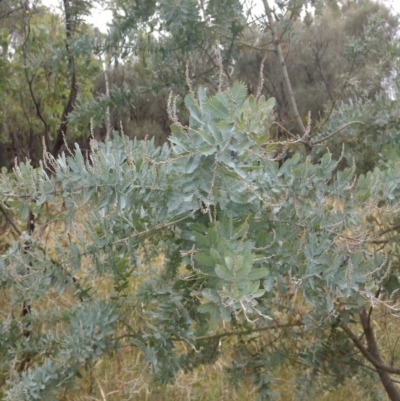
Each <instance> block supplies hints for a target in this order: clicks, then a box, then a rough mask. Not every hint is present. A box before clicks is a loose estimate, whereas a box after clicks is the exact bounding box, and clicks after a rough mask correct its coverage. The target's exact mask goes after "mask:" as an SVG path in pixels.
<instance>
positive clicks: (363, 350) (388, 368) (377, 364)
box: [340, 325, 400, 375]
mask: <svg viewBox="0 0 400 401" xmlns="http://www.w3.org/2000/svg"><path fill="white" fill-rule="evenodd" d="M340 327H341V328H342V330H343V331H344V332H345V333H346V334H347V335H348V336H349V337H350V339H351V341H353V343H354V345H355V346H356V347H357V348H358V349H359V350H360V351H361V353H362V354H363V355H364V357H365V359H367V360H368V361H369V362H370V363H371V364H372V365H373V366H374V367H375V368H377V369H381V370H383V371H385V372H387V373H392V374H396V375H400V368H394V367H392V366H388V365H385V364H383V363H382V362H380V361H378V360H377V359H375V358H374V357H373V356H372V355H371V353H370V352H369V350H368V349H367V348H365V346H364V345H363V343H362V342H361V341H360V339H359V338H358V337H357V336H356V335H355V334H354V333H353V331H352V330H351V329H350V328H349V327H347V326H345V325H342V326H340Z"/></svg>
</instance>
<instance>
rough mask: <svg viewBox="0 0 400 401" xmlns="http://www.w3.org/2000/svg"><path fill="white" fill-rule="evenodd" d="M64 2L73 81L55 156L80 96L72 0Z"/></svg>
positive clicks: (55, 144) (55, 143) (65, 134)
mask: <svg viewBox="0 0 400 401" xmlns="http://www.w3.org/2000/svg"><path fill="white" fill-rule="evenodd" d="M63 2H64V12H65V35H66V39H67V42H66V45H65V47H66V49H67V54H68V68H69V70H70V71H71V81H70V92H69V97H68V101H67V104H66V105H65V107H64V110H63V113H62V117H61V123H60V127H59V128H58V130H57V137H56V140H55V142H54V145H53V149H52V150H51V154H52V155H53V157H57V155H58V154H59V152H60V150H61V147H62V146H63V144H64V141H65V140H66V136H67V128H68V114H69V113H71V111H73V110H74V106H75V102H76V98H77V96H78V84H77V81H76V71H75V58H74V55H73V53H72V51H71V49H70V46H69V44H70V42H71V39H72V35H73V12H72V5H71V2H70V0H63Z"/></svg>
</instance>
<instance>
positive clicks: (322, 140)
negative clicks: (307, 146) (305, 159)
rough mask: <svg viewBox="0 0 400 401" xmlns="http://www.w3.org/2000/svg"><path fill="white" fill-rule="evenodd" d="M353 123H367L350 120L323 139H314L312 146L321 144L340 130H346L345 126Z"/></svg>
mask: <svg viewBox="0 0 400 401" xmlns="http://www.w3.org/2000/svg"><path fill="white" fill-rule="evenodd" d="M353 124H361V125H365V124H364V123H363V122H362V121H350V122H348V123H346V124H344V125H342V126H341V127H340V128H338V129H337V130H335V131H333V132H331V133H330V134H328V135H327V136H325V137H323V138H321V139H318V141H312V142H311V145H312V146H315V145H318V144H320V143H322V142H325V141H327V140H328V139H329V138H332V137H333V136H334V135H336V134H337V133H338V132H340V131H342V130H344V129H345V128H347V127H348V126H350V125H353Z"/></svg>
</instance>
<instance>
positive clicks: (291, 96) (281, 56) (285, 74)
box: [263, 0, 311, 149]
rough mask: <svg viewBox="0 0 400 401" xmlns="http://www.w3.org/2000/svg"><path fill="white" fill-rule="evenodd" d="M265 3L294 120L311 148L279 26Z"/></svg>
mask: <svg viewBox="0 0 400 401" xmlns="http://www.w3.org/2000/svg"><path fill="white" fill-rule="evenodd" d="M263 3H264V8H265V13H266V14H267V18H268V22H269V27H270V29H271V32H272V39H273V43H274V47H275V51H276V54H277V56H278V60H279V63H280V66H281V72H282V76H283V84H284V88H285V93H286V96H287V98H288V101H289V105H290V109H291V112H292V114H293V117H294V120H295V121H296V125H297V128H298V129H299V131H300V134H301V135H302V136H305V138H303V139H304V141H305V145H306V148H307V147H309V148H310V149H311V142H310V138H309V137H308V135H306V134H307V130H306V127H305V126H304V124H303V121H302V120H301V117H300V114H299V110H298V109H297V103H296V99H295V98H294V94H293V90H292V85H291V83H290V78H289V74H288V71H287V68H286V62H285V56H284V54H283V50H282V46H281V38H280V37H279V34H278V28H277V26H276V22H275V20H274V18H273V16H272V10H271V8H270V6H269V4H268V0H263Z"/></svg>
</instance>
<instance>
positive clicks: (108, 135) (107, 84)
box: [104, 66, 111, 143]
mask: <svg viewBox="0 0 400 401" xmlns="http://www.w3.org/2000/svg"><path fill="white" fill-rule="evenodd" d="M104 81H105V84H106V96H107V98H108V99H109V98H110V83H109V81H108V74H107V68H106V67H105V66H104ZM110 137H111V119H110V106H108V107H107V111H106V139H105V142H106V143H107V142H108V140H109V139H110Z"/></svg>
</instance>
